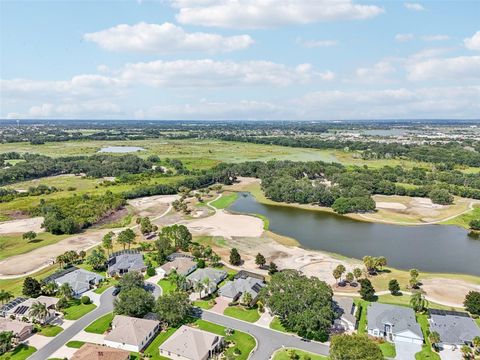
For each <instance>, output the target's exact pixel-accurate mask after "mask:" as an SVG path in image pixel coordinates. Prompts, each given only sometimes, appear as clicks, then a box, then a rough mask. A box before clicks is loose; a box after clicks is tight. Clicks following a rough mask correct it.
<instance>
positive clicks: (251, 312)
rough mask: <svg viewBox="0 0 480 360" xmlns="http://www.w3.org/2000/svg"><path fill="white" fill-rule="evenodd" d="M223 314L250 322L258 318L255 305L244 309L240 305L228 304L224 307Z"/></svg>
mask: <svg viewBox="0 0 480 360" xmlns="http://www.w3.org/2000/svg"><path fill="white" fill-rule="evenodd" d="M223 314H224V315H227V316H231V317H234V318H236V319H239V320H243V321H248V322H251V323H254V322H255V321H257V320H258V319H260V314H259V313H258V309H257V308H256V307H255V308H253V309H245V308H243V307H241V306H229V307H227V308H226V309H225V311H224V312H223Z"/></svg>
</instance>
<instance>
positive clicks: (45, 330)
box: [37, 325, 63, 337]
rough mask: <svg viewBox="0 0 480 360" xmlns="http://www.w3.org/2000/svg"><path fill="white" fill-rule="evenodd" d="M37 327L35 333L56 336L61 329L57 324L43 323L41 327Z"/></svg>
mask: <svg viewBox="0 0 480 360" xmlns="http://www.w3.org/2000/svg"><path fill="white" fill-rule="evenodd" d="M37 329H38V332H37V334H40V335H43V336H48V337H54V336H57V335H58V334H60V333H61V332H62V331H63V328H61V327H60V326H57V325H44V326H41V327H40V326H39V327H37Z"/></svg>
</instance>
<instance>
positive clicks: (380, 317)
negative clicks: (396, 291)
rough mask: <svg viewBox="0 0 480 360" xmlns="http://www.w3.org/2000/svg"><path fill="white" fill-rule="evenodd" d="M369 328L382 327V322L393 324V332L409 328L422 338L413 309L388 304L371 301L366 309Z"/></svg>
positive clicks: (396, 332)
mask: <svg viewBox="0 0 480 360" xmlns="http://www.w3.org/2000/svg"><path fill="white" fill-rule="evenodd" d="M367 321H368V328H369V329H383V328H384V324H391V325H392V326H393V334H398V333H401V332H403V331H406V330H410V331H411V332H413V333H414V334H416V335H418V336H419V337H421V338H423V334H422V329H421V328H420V325H418V323H417V321H416V320H415V312H414V311H413V309H410V308H407V307H402V306H395V305H389V304H380V303H372V304H370V305H369V306H368V309H367Z"/></svg>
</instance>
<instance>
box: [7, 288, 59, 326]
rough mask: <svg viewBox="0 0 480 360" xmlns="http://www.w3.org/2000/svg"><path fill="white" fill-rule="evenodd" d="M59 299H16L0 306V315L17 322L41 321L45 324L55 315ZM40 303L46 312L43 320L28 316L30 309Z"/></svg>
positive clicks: (40, 297)
mask: <svg viewBox="0 0 480 360" xmlns="http://www.w3.org/2000/svg"><path fill="white" fill-rule="evenodd" d="M59 300H60V299H59V298H55V297H51V296H43V295H42V296H39V297H37V298H35V299H34V298H16V299H15V300H12V301H10V302H9V303H7V304H5V305H3V306H2V308H1V310H0V315H2V316H4V317H10V318H16V319H18V320H22V319H24V318H25V319H27V320H29V321H33V320H42V321H43V322H45V323H49V322H50V321H52V320H53V319H54V318H55V317H56V316H57V315H58V313H57V311H56V306H57V303H58V302H59ZM36 302H40V303H42V304H44V305H45V306H46V308H47V310H48V314H47V317H46V318H45V319H36V318H34V317H32V316H30V308H31V306H32V305H33V304H34V303H36Z"/></svg>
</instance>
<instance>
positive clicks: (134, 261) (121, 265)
mask: <svg viewBox="0 0 480 360" xmlns="http://www.w3.org/2000/svg"><path fill="white" fill-rule="evenodd" d="M145 267H146V266H145V262H144V261H143V255H142V254H140V253H123V254H118V255H116V256H114V257H112V258H111V259H110V260H109V262H108V273H109V274H111V273H114V272H120V270H122V271H123V272H126V271H131V270H137V271H138V270H143V269H145Z"/></svg>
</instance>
